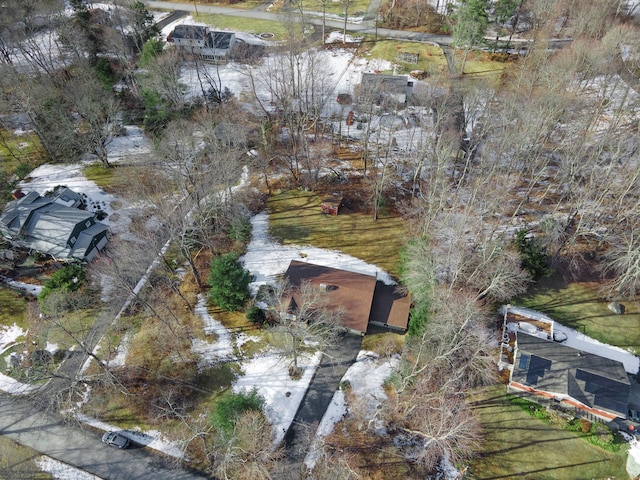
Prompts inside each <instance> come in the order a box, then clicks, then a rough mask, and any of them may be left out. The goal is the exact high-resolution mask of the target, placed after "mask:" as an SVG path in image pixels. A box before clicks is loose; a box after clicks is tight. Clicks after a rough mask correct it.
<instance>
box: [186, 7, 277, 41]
mask: <svg viewBox="0 0 640 480" xmlns="http://www.w3.org/2000/svg"><path fill="white" fill-rule="evenodd" d="M194 18H195V19H196V20H197V21H199V22H204V23H206V24H207V25H211V26H212V27H213V28H216V29H220V30H232V31H235V32H246V33H253V34H259V33H273V35H274V36H273V38H270V39H269V40H270V41H278V40H284V39H285V38H287V28H286V25H285V24H284V23H283V22H274V21H271V20H260V19H257V18H252V19H247V18H242V17H232V16H230V15H209V14H200V15H197V16H194Z"/></svg>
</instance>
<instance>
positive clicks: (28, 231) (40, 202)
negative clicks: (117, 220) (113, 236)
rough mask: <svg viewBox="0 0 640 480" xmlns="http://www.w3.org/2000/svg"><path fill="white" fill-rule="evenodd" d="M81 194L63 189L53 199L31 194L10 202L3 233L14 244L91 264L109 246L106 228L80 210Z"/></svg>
mask: <svg viewBox="0 0 640 480" xmlns="http://www.w3.org/2000/svg"><path fill="white" fill-rule="evenodd" d="M81 203H82V201H81V197H80V195H78V194H77V193H75V192H73V191H72V190H69V189H66V188H65V189H62V190H61V191H59V192H58V194H57V196H55V197H53V198H48V197H41V196H40V195H39V194H38V193H37V192H29V193H28V194H26V195H25V196H23V197H22V198H20V199H18V200H14V201H12V202H9V203H7V205H6V207H5V209H4V211H3V212H2V214H1V215H0V233H2V235H3V236H4V237H5V238H7V239H8V240H9V241H10V242H11V243H12V244H13V245H15V246H18V247H22V248H28V249H30V250H36V251H38V252H41V253H44V254H47V255H51V256H52V257H54V258H56V259H60V260H63V259H78V260H85V261H90V260H91V259H92V258H93V257H95V255H96V254H97V253H98V251H99V250H102V249H103V248H104V246H105V245H106V244H107V229H108V227H107V225H105V224H103V223H100V222H98V221H97V220H96V217H95V215H94V214H93V213H91V212H87V211H86V210H81V209H79V208H77V207H78V206H79V205H80V204H81Z"/></svg>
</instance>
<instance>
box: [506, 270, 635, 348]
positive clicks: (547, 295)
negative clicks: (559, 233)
mask: <svg viewBox="0 0 640 480" xmlns="http://www.w3.org/2000/svg"><path fill="white" fill-rule="evenodd" d="M607 303H608V301H607V300H606V299H604V298H603V297H602V296H600V294H599V284H598V283H595V282H579V283H570V284H568V285H566V286H561V285H560V286H558V285H553V282H548V285H545V284H544V283H543V284H542V285H541V286H540V287H538V288H536V289H535V290H533V291H532V292H531V293H530V294H529V295H527V296H526V297H522V298H519V299H517V300H515V301H514V302H513V304H514V305H519V306H524V307H528V308H533V309H534V310H539V311H541V312H544V313H546V314H547V315H549V316H550V317H551V318H553V319H554V320H557V321H558V322H560V323H562V324H563V325H566V326H568V327H571V328H575V329H576V330H578V331H579V332H582V333H585V334H586V335H589V336H590V337H593V338H595V339H597V340H600V341H601V342H604V343H609V344H611V345H617V346H619V347H623V348H627V349H629V350H630V351H632V352H634V353H636V354H638V353H640V302H622V303H623V304H624V305H625V307H626V311H625V314H624V315H615V314H614V313H613V312H612V311H611V310H609V309H608V308H607Z"/></svg>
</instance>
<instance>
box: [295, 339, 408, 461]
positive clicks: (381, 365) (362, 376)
mask: <svg viewBox="0 0 640 480" xmlns="http://www.w3.org/2000/svg"><path fill="white" fill-rule="evenodd" d="M398 360H399V359H398V357H392V358H390V359H382V358H380V357H379V356H378V355H377V354H375V353H373V352H367V351H364V350H362V351H360V352H359V353H358V357H357V358H356V361H355V363H354V364H353V365H351V367H349V369H348V370H347V371H346V373H345V374H344V376H343V377H342V381H343V382H349V384H350V388H351V391H352V392H353V394H354V395H355V396H357V397H358V398H362V399H364V400H365V402H364V403H365V405H366V406H367V408H368V411H369V416H370V417H371V418H373V416H374V414H375V411H376V409H377V408H378V406H379V405H380V404H381V403H382V402H383V401H384V400H385V399H386V398H387V394H386V393H385V392H384V389H383V385H384V382H385V380H386V379H387V378H389V376H390V375H391V374H392V373H393V371H394V369H395V368H396V366H397V365H398ZM347 412H348V406H347V404H346V401H345V396H344V392H343V391H342V390H338V391H336V392H335V393H334V394H333V398H332V399H331V403H330V404H329V407H328V408H327V411H326V412H325V414H324V416H323V417H322V420H321V421H320V425H319V426H318V430H317V432H316V435H317V437H318V439H317V441H316V442H315V444H314V445H313V446H312V448H311V450H310V451H309V453H308V454H307V457H306V458H305V461H304V462H305V465H306V466H307V468H309V469H313V467H314V466H315V464H316V462H317V460H318V458H319V457H320V454H321V444H322V440H321V439H322V437H326V436H327V435H329V434H330V433H331V432H333V428H334V426H335V425H336V423H338V422H339V421H340V420H342V419H343V418H344V416H345V415H346V414H347Z"/></svg>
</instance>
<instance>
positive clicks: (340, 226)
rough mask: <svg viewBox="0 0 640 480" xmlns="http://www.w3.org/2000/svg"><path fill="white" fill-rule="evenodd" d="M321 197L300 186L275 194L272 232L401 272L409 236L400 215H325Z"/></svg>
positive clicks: (282, 239) (291, 241)
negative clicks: (401, 257) (402, 251)
mask: <svg viewBox="0 0 640 480" xmlns="http://www.w3.org/2000/svg"><path fill="white" fill-rule="evenodd" d="M320 204H321V199H320V198H319V197H318V196H317V195H316V194H314V193H310V192H302V191H298V190H292V191H286V192H283V193H280V194H276V195H273V196H272V197H271V198H270V199H269V202H268V208H269V212H270V215H269V221H270V231H271V235H273V237H274V238H276V239H277V240H278V241H280V242H282V243H284V244H297V245H307V244H308V245H313V246H314V247H320V248H328V249H336V250H340V251H342V252H344V253H346V254H348V255H352V256H354V257H357V258H360V259H362V260H364V261H366V262H369V263H372V264H375V265H377V266H379V267H381V268H383V269H384V270H386V271H387V272H389V273H390V274H392V275H397V274H398V262H399V255H398V251H399V250H400V247H401V246H402V244H403V243H404V241H405V239H406V234H405V229H404V225H403V221H402V218H401V217H400V216H389V217H383V218H380V219H379V220H378V221H377V222H375V221H373V218H372V216H371V215H365V214H361V213H346V214H340V215H323V214H322V213H321V211H320Z"/></svg>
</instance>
